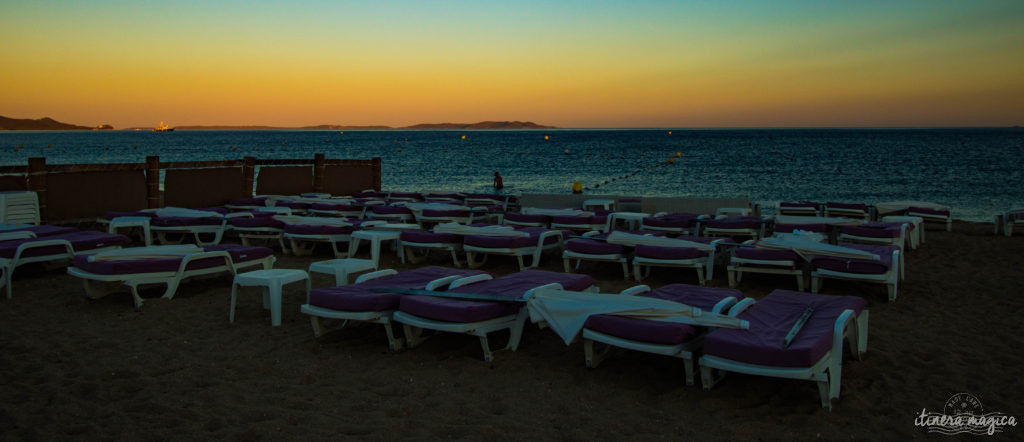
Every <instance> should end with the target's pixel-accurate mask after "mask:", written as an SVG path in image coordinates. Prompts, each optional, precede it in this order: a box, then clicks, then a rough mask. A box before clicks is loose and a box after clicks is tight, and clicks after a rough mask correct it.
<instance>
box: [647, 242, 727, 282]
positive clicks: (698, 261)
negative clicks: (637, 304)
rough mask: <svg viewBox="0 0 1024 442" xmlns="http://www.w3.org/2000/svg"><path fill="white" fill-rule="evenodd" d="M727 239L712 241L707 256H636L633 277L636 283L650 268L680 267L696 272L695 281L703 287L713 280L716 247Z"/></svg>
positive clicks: (648, 273)
mask: <svg viewBox="0 0 1024 442" xmlns="http://www.w3.org/2000/svg"><path fill="white" fill-rule="evenodd" d="M727 239H728V238H722V239H716V240H714V241H712V242H711V247H712V249H711V250H710V251H708V256H701V257H697V258H690V259H655V258H644V257H641V256H636V257H634V258H633V275H634V277H635V278H636V281H637V282H640V281H642V280H643V279H644V278H646V277H647V276H649V275H650V273H651V267H682V268H687V269H694V270H696V271H697V281H698V282H699V283H700V285H702V286H703V285H705V284H707V281H710V280H712V279H714V278H715V256H716V254H717V252H718V246H719V245H721V244H723V243H724V242H725V241H726V240H727ZM644 267H647V271H646V273H645V272H644V271H643V270H644Z"/></svg>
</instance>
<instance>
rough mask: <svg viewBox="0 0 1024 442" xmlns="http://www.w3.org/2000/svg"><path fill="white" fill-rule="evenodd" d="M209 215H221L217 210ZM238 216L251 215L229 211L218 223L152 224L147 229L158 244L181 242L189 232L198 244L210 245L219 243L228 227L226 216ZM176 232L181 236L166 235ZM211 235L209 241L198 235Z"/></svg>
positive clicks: (249, 215)
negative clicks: (201, 224)
mask: <svg viewBox="0 0 1024 442" xmlns="http://www.w3.org/2000/svg"><path fill="white" fill-rule="evenodd" d="M210 216H221V215H220V214H218V213H217V212H210ZM238 217H250V218H251V217H252V214H250V213H245V212H235V213H229V214H227V215H224V216H223V219H222V220H221V222H220V225H219V226H218V225H206V226H173V227H170V226H169V227H164V226H153V225H151V226H150V227H149V230H150V231H151V232H152V233H153V234H155V235H156V237H157V240H158V241H159V243H160V244H181V243H182V241H184V240H185V237H186V236H188V235H189V234H191V235H192V237H193V238H194V239H195V240H196V244H197V245H199V246H211V245H216V244H220V240H221V239H222V238H223V237H224V232H225V231H226V230H227V229H228V228H229V227H230V225H228V218H238ZM173 234H178V235H181V238H178V239H176V240H175V239H171V238H169V237H168V236H167V235H173ZM211 234H212V235H213V239H212V240H210V241H203V239H202V237H201V236H200V235H211Z"/></svg>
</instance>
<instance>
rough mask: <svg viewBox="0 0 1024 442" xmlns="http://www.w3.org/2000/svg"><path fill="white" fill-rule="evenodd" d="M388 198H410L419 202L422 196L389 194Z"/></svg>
mask: <svg viewBox="0 0 1024 442" xmlns="http://www.w3.org/2000/svg"><path fill="white" fill-rule="evenodd" d="M388 198H412V199H416V200H421V199H423V195H420V194H419V193H417V192H391V194H390V195H388Z"/></svg>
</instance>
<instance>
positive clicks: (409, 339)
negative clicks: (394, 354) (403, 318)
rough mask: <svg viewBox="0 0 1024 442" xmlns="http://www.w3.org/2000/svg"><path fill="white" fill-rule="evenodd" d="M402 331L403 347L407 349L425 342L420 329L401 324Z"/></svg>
mask: <svg viewBox="0 0 1024 442" xmlns="http://www.w3.org/2000/svg"><path fill="white" fill-rule="evenodd" d="M402 330H403V331H404V332H405V345H406V346H407V347H409V348H414V347H416V346H417V345H420V343H422V342H423V341H425V340H426V338H424V337H423V329H422V328H419V327H413V326H411V325H409V324H403V325H402Z"/></svg>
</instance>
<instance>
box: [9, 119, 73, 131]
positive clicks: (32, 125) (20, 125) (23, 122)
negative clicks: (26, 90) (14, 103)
mask: <svg viewBox="0 0 1024 442" xmlns="http://www.w3.org/2000/svg"><path fill="white" fill-rule="evenodd" d="M92 129H93V128H91V127H85V126H75V125H74V124H67V123H61V122H60V121H57V120H54V119H52V118H49V117H43V118H40V119H38V120H33V119H30V118H25V119H18V118H7V117H2V116H0V130H92Z"/></svg>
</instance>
